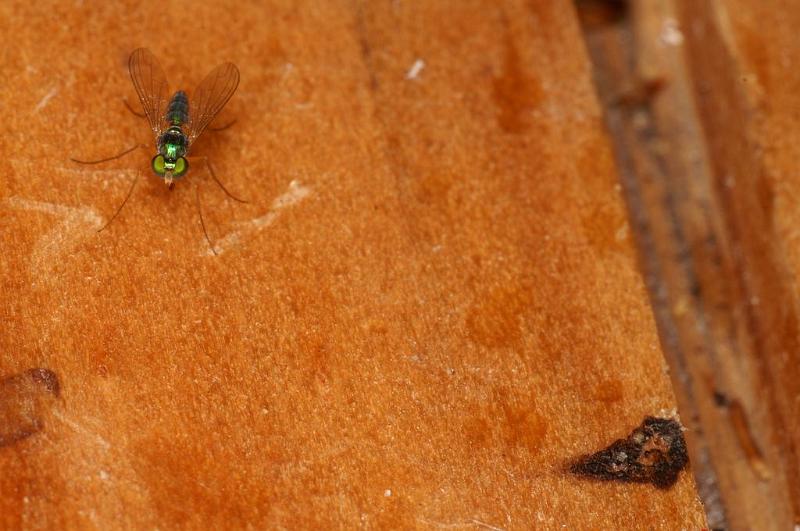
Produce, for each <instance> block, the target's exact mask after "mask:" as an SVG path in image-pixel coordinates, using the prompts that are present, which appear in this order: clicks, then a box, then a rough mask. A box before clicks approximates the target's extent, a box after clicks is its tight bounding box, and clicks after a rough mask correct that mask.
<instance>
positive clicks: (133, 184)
mask: <svg viewBox="0 0 800 531" xmlns="http://www.w3.org/2000/svg"><path fill="white" fill-rule="evenodd" d="M139 175H141V172H140V171H137V172H136V176H135V177H134V178H133V183H131V188H130V190H128V195H126V196H125V199H124V200H123V201H122V204H121V205H120V206H119V208H118V209H117V211H116V212H114V215H113V216H111V219H109V220H108V223H106V224H105V225H103V226H102V227H100V229H98V231H97V232H103V230H105V228H106V227H108V226H109V225H111V222H112V221H114V220H115V219H117V216H118V215H119V213H120V212H121V211H122V207H124V206H125V203H127V202H128V199H130V197H131V194H132V193H133V189H134V188H136V183H137V182H138V181H139Z"/></svg>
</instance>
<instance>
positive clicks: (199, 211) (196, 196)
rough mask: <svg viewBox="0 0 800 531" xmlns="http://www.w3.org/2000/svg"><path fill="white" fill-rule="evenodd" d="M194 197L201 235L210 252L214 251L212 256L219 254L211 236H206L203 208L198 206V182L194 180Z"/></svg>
mask: <svg viewBox="0 0 800 531" xmlns="http://www.w3.org/2000/svg"><path fill="white" fill-rule="evenodd" d="M194 197H195V201H196V203H197V213H198V214H199V215H200V226H201V227H202V228H203V236H205V237H206V241H207V242H208V246H209V247H210V248H211V252H212V253H214V256H219V255H218V254H217V250H216V249H214V244H213V243H211V238H209V237H208V231H207V230H206V222H205V221H204V220H203V209H202V208H200V183H199V182H196V183H195V184H194Z"/></svg>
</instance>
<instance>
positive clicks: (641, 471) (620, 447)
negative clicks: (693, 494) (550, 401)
mask: <svg viewBox="0 0 800 531" xmlns="http://www.w3.org/2000/svg"><path fill="white" fill-rule="evenodd" d="M688 462H689V457H688V455H687V453H686V441H685V440H684V438H683V432H682V430H681V425H680V424H678V422H677V421H675V420H672V419H659V418H655V417H647V418H645V419H644V422H642V424H641V425H640V426H639V427H638V428H636V429H635V430H633V432H631V434H630V435H628V438H627V439H618V440H616V441H614V442H613V443H612V444H611V446H609V447H608V448H605V449H603V450H600V451H599V452H597V453H594V454H591V455H586V456H583V457H581V458H579V459H578V460H577V461H575V462H573V463H572V464H571V465H570V466H569V471H570V472H572V473H573V474H576V475H579V476H584V477H588V478H592V479H598V480H602V481H620V482H624V483H652V484H653V485H655V486H656V487H658V488H660V489H667V488H669V487H671V486H672V485H674V484H675V482H676V481H677V480H678V475H679V474H680V471H681V470H683V469H684V467H686V464H687V463H688Z"/></svg>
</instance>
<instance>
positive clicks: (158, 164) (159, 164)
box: [150, 155, 167, 175]
mask: <svg viewBox="0 0 800 531" xmlns="http://www.w3.org/2000/svg"><path fill="white" fill-rule="evenodd" d="M150 165H151V166H152V167H153V171H154V172H156V175H164V172H166V171H167V170H166V168H165V167H164V165H165V161H164V155H156V156H155V157H153V161H152V162H151V163H150Z"/></svg>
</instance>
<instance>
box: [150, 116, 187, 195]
mask: <svg viewBox="0 0 800 531" xmlns="http://www.w3.org/2000/svg"><path fill="white" fill-rule="evenodd" d="M186 149H187V140H186V136H185V135H184V134H183V133H182V132H181V130H180V129H179V128H170V129H168V130H167V131H166V132H165V133H164V134H163V135H162V136H161V138H159V141H158V155H156V156H155V157H153V160H152V161H151V163H150V165H151V167H152V168H153V172H155V174H156V175H158V176H159V177H161V178H162V179H164V183H165V184H166V185H167V186H169V188H170V190H171V189H172V187H173V186H174V185H175V183H174V181H175V180H177V179H180V178H181V177H183V176H184V175H185V174H186V172H187V171H188V170H189V161H188V160H186V158H185V157H184V155H186Z"/></svg>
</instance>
